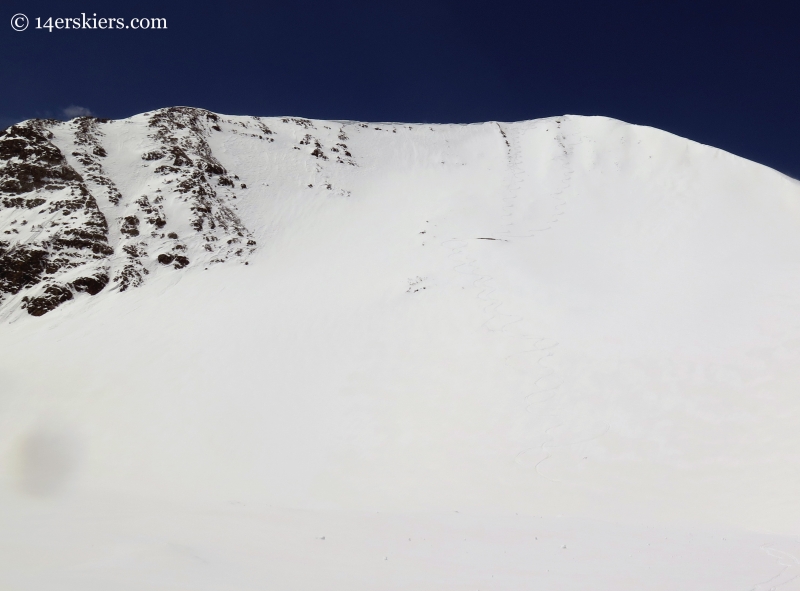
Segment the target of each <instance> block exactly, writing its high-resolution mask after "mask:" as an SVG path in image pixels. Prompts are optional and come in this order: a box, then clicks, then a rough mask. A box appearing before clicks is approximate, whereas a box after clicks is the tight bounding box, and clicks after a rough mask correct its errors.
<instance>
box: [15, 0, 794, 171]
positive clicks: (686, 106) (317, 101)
mask: <svg viewBox="0 0 800 591" xmlns="http://www.w3.org/2000/svg"><path fill="white" fill-rule="evenodd" d="M798 4H799V3H798V2H796V1H795V2H791V1H785V2H778V3H775V2H773V3H769V2H736V1H727V2H713V3H711V2H705V3H704V2H700V1H696V2H656V1H649V2H614V1H609V2H603V1H600V0H598V1H595V2H570V1H567V0H562V1H558V2H536V1H530V2H504V1H491V2H484V1H480V2H478V1H464V2H449V1H439V0H426V1H418V0H404V1H395V0H386V1H383V2H381V1H375V2H347V1H346V0H328V1H326V2H318V1H314V2H311V1H300V0H294V1H284V2H268V1H263V2H235V1H232V2H229V3H222V2H202V1H201V0H198V1H196V2H191V3H190V2H163V1H162V2H150V1H139V2H129V1H126V0H121V1H117V2H102V3H101V2H96V1H94V2H93V1H91V0H83V1H74V0H62V1H60V2H52V1H51V2H45V1H35V0H30V1H25V0H19V1H17V0H10V1H6V2H3V9H2V14H0V17H2V18H0V56H1V57H0V80H2V86H0V88H1V89H2V91H1V92H0V127H2V126H5V125H7V124H9V123H12V122H14V121H16V120H20V119H24V118H28V117H36V116H39V117H41V116H50V117H63V116H64V109H65V108H67V107H69V106H72V105H77V106H80V107H84V108H86V109H89V110H91V112H92V113H94V114H97V115H99V116H104V117H113V118H117V117H126V116H129V115H132V114H135V113H139V112H142V111H146V110H150V109H154V108H158V107H165V106H171V105H192V106H198V107H204V108H207V109H211V110H213V111H217V112H222V113H230V114H250V115H267V116H270V115H297V116H304V117H311V118H328V119H358V120H372V121H409V122H474V121H484V120H504V121H511V120H521V119H532V118H537V117H546V116H551V115H561V114H565V113H572V114H582V115H606V116H609V117H615V118H618V119H622V120H625V121H629V122H632V123H639V124H644V125H652V126H654V127H658V128H661V129H665V130H667V131H670V132H672V133H676V134H678V135H682V136H685V137H688V138H691V139H694V140H697V141H700V142H703V143H706V144H711V145H714V146H717V147H720V148H723V149H725V150H728V151H730V152H733V153H735V154H739V155H741V156H744V157H746V158H750V159H752V160H756V161H758V162H762V163H764V164H766V165H768V166H772V167H774V168H776V169H778V170H780V171H782V172H784V173H786V174H788V175H790V176H793V177H795V178H800V18H799V17H800V8H796V6H797V5H798ZM18 12H22V13H25V14H27V16H28V17H29V18H30V19H31V26H30V28H29V29H28V30H26V31H24V32H15V31H13V30H12V28H11V26H10V20H11V17H12V15H14V14H15V13H18ZM82 12H85V13H89V14H91V13H94V12H96V13H98V17H100V16H109V17H123V18H125V19H127V20H129V19H131V18H133V17H163V18H166V19H167V26H168V29H167V30H166V31H133V30H119V31H118V30H112V31H100V30H79V31H72V30H70V31H65V30H62V31H54V32H52V33H49V32H47V31H45V30H38V31H37V30H34V28H33V27H35V21H34V19H35V18H36V17H40V18H41V19H42V21H43V22H44V20H45V19H46V18H47V17H49V16H52V17H54V18H55V17H77V16H80V14H81V13H82Z"/></svg>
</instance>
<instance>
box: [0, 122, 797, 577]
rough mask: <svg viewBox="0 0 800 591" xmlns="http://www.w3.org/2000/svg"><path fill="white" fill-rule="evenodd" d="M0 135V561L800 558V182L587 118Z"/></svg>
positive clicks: (97, 126) (119, 127) (125, 573)
mask: <svg viewBox="0 0 800 591" xmlns="http://www.w3.org/2000/svg"><path fill="white" fill-rule="evenodd" d="M0 150H2V154H3V161H4V163H5V164H4V165H3V166H4V168H2V169H0V172H2V175H3V176H2V180H0V190H2V191H3V193H2V196H0V198H1V199H2V204H3V209H2V211H0V215H2V216H3V217H2V224H3V225H2V231H3V232H6V233H5V234H3V235H2V236H3V237H2V241H3V246H2V249H3V253H2V256H3V257H4V258H3V265H2V267H0V272H1V273H2V274H3V275H2V277H0V279H2V283H1V284H0V286H1V287H2V290H3V294H4V299H3V301H2V304H1V305H2V308H0V311H1V312H2V314H4V317H3V318H4V320H3V325H2V326H1V327H0V348H1V349H2V351H3V355H2V356H0V380H2V392H1V393H0V461H1V462H2V464H0V476H2V480H0V518H2V519H3V520H4V521H3V522H2V523H5V524H7V525H8V526H7V527H5V528H4V527H0V544H2V545H3V548H4V551H3V552H0V565H2V566H3V568H0V580H2V581H4V583H5V584H6V586H8V587H14V588H31V589H33V588H37V587H36V585H37V584H39V586H40V587H41V586H42V585H44V583H41V582H42V581H45V579H46V575H41V574H36V575H35V576H34V575H33V574H31V573H32V572H33V571H32V570H31V571H30V572H29V571H26V570H25V569H26V568H28V567H26V566H24V565H29V564H33V563H32V562H30V556H33V555H37V554H36V553H37V552H38V553H39V554H38V555H40V556H45V557H47V558H42V561H43V563H42V564H45V565H47V569H45V568H38V569H36V571H37V573H45V572H47V573H61V574H64V570H65V569H66V568H67V567H66V566H64V565H65V564H66V563H65V562H64V561H63V559H62V558H61V557H62V556H63V552H62V551H63V550H64V549H65V548H67V549H68V550H69V552H70V556H73V557H75V561H76V563H77V564H80V565H83V566H81V569H83V570H80V569H78V570H80V572H78V570H70V571H69V573H70V576H69V577H63V576H62V577H60V578H59V579H58V580H60V581H63V580H70V581H74V588H76V589H77V588H80V589H86V588H92V587H91V585H92V584H94V585H95V586H96V587H97V588H101V587H102V586H103V585H105V588H107V587H108V586H109V585H111V586H113V583H114V581H118V580H122V579H124V580H131V581H136V582H137V584H140V585H139V586H141V585H142V584H144V583H145V582H146V583H147V584H150V583H151V582H152V581H157V582H158V584H160V585H162V587H163V588H170V587H169V585H172V586H173V587H175V586H181V585H182V586H184V587H186V588H198V589H224V588H230V586H231V585H232V584H233V585H234V586H236V588H243V589H249V588H261V587H263V581H270V582H272V583H274V585H276V586H283V587H289V588H322V587H331V585H330V584H328V583H330V581H334V582H335V584H334V585H333V586H334V587H337V588H348V589H358V588H364V589H372V588H375V586H376V585H375V581H379V582H380V585H379V586H381V587H385V588H420V587H431V584H428V583H430V582H431V581H433V582H434V584H433V586H434V587H436V588H443V589H444V588H452V589H460V588H484V586H485V588H507V589H519V588H523V587H530V586H531V584H532V582H533V586H534V587H536V586H538V587H542V588H563V589H586V588H596V589H605V588H608V589H624V588H637V589H674V588H702V589H716V588H718V589H730V588H733V587H736V588H743V589H748V588H753V589H768V588H770V586H772V587H774V586H776V585H778V584H783V583H788V582H789V581H791V580H793V579H794V578H795V577H796V576H797V574H798V572H800V571H798V564H800V552H798V548H797V544H796V541H793V540H792V539H790V538H780V537H779V536H778V534H783V535H796V534H797V533H798V528H800V504H798V503H797V490H798V489H800V456H798V455H797V451H796V450H797V449H798V447H799V446H800V435H798V433H800V432H799V431H798V429H797V424H798V417H800V402H798V400H797V395H796V393H797V388H798V384H800V232H799V231H798V230H800V185H799V184H798V183H797V182H796V181H794V180H792V179H789V178H787V177H785V176H782V175H780V174H778V173H776V172H774V171H772V170H769V169H767V168H765V167H763V166H760V165H757V164H754V163H752V162H747V161H745V160H742V159H740V158H737V157H735V156H732V155H730V154H726V153H724V152H721V151H719V150H716V149H713V148H710V147H707V146H702V145H699V144H696V143H693V142H690V141H687V140H685V139H682V138H678V137H675V136H672V135H670V134H667V133H664V132H661V131H658V130H654V129H650V128H643V127H637V126H632V125H627V124H624V123H621V122H618V121H613V120H609V119H604V118H585V117H558V118H550V119H543V120H536V121H528V122H521V123H483V124H476V125H464V126H462V125H408V124H365V123H357V122H331V121H311V120H306V119H297V118H254V117H229V116H222V115H215V114H213V113H208V112H206V111H201V110H196V109H183V108H179V109H165V110H162V111H156V112H153V113H147V114H144V115H139V116H136V117H133V118H131V119H128V120H123V121H108V122H105V121H98V120H91V119H77V120H74V121H72V122H68V123H56V122H28V123H26V124H23V125H20V126H15V127H12V128H10V129H9V130H7V131H6V132H5V135H4V136H3V137H2V138H0ZM56 204H58V205H56ZM65 204H67V205H65ZM65 210H66V211H67V213H66V214H65V213H64V211H65ZM23 222H25V223H23ZM33 226H36V227H37V228H39V229H37V230H36V232H30V230H29V229H30V228H32V227H33ZM75 237H80V238H81V240H83V241H85V242H69V241H70V240H73V239H75ZM179 257H183V258H179ZM6 261H7V262H6ZM91 278H94V280H95V281H96V283H91V284H90V283H89V282H87V280H88V279H91ZM90 285H92V286H94V287H92V289H89V286H90ZM84 286H86V287H84ZM98 288H99V289H98ZM48 290H55V291H48ZM92 293H95V295H91V294H92ZM25 298H27V299H25ZM37 298H39V299H37ZM45 308H46V309H45ZM40 311H41V312H42V313H44V312H47V313H46V314H44V315H43V316H37V317H33V316H32V315H31V314H32V313H34V312H35V313H39V312H40ZM176 507H179V509H176ZM289 508H291V509H289ZM456 511H458V512H459V513H458V514H456ZM367 512H373V513H367ZM374 512H380V515H381V517H373V515H377V513H374ZM603 521H605V523H603ZM610 522H613V523H614V525H610ZM43 524H49V525H43ZM323 528H327V529H325V531H323ZM20 531H25V532H26V533H25V536H26V537H25V543H24V544H19V542H18V540H19V535H20V534H19V532H20ZM65 531H70V532H73V531H75V532H80V535H76V537H75V538H70V536H67V535H66V534H64V533H63V532H65ZM154 532H155V533H154ZM287 532H290V533H287ZM291 532H293V533H291ZM330 532H334V533H330ZM747 532H754V533H747ZM769 532H771V533H769ZM768 533H769V535H768ZM293 536H296V539H295V537H293ZM323 537H324V538H325V540H324V541H323V539H322V538H323ZM409 538H410V539H409ZM287 539H290V543H289V542H287V543H286V544H284V541H285V540H287ZM418 539H419V540H424V541H425V544H427V545H424V546H423V545H420V546H416V545H414V544H416V543H417V540H418ZM54 540H57V541H54ZM220 540H222V541H220ZM337 540H338V541H337ZM412 540H413V541H412ZM431 540H434V541H433V542H431ZM467 540H470V541H469V543H468V544H467V543H466V542H467ZM540 541H543V542H545V544H542V545H541V547H540V546H539V545H537V544H539V542H540ZM400 542H402V544H401V543H400ZM320 544H327V545H326V546H321V545H320ZM420 544H422V542H420ZM573 547H575V548H577V549H579V551H580V552H581V553H580V554H571V552H572V551H573V550H572V549H573ZM645 547H647V548H648V550H647V551H644V550H643V548H645ZM97 548H103V550H102V551H100V550H97ZM461 548H463V550H461ZM6 550H7V551H6ZM384 552H386V553H384ZM647 552H652V554H647ZM378 553H380V554H381V555H380V556H378ZM389 554H391V555H389ZM263 556H270V557H273V558H274V560H273V561H272V562H269V565H270V566H269V569H267V567H266V566H264V565H265V564H266V563H265V562H264V560H263ZM392 556H396V557H397V558H398V560H397V561H396V562H392V561H393V558H392ZM632 556H633V557H635V558H632ZM478 557H480V558H478ZM688 557H691V559H690V558H688ZM3 560H5V561H6V562H2V561H3ZM576 564H581V565H584V567H585V568H583V569H582V570H581V569H579V568H577V567H576ZM341 565H348V566H346V567H344V568H342V567H341ZM586 565H594V566H586ZM31 568H32V567H31ZM48 569H49V570H48ZM59 569H61V570H59ZM203 569H205V570H203ZM265 569H266V570H265ZM270 569H272V570H270ZM392 569H394V570H392ZM551 570H552V571H553V572H552V573H551V572H550V571H551ZM267 571H269V572H267ZM455 572H457V573H459V576H458V577H454V576H453V575H452V573H455ZM4 573H5V575H4ZM76 573H78V574H76ZM81 573H83V574H81ZM141 573H150V574H148V575H147V577H150V578H147V577H145V578H143V575H142V574H141ZM209 573H213V576H212V575H211V574H209ZM414 573H416V575H415V574H414ZM419 573H424V574H419ZM84 575H85V576H84ZM412 575H413V576H412ZM494 575H497V578H496V579H493V576H494ZM3 576H6V579H2V577H3ZM53 576H55V575H53ZM415 576H416V577H417V578H415ZM36 577H40V578H36ZM41 577H44V578H41ZM54 580H55V579H54ZM20 581H23V582H27V586H24V585H21V584H20ZM31 581H34V582H31ZM36 581H38V583H37V582H36ZM493 581H496V582H493ZM631 581H634V583H631ZM40 583H41V584H40ZM259 585H261V587H259ZM156 588H158V587H156Z"/></svg>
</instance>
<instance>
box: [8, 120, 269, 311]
mask: <svg viewBox="0 0 800 591" xmlns="http://www.w3.org/2000/svg"><path fill="white" fill-rule="evenodd" d="M148 117H149V120H148V122H147V130H148V133H147V136H148V140H149V144H148V146H147V148H148V149H147V150H146V151H144V152H143V153H142V154H141V162H142V166H143V167H145V168H150V173H151V174H150V175H149V177H148V180H147V182H146V190H144V191H140V190H138V189H137V190H131V191H129V192H128V193H126V189H125V188H124V187H121V186H118V183H117V182H115V181H114V179H113V178H112V175H110V174H109V171H108V167H107V166H106V160H107V159H108V158H109V157H108V151H107V150H108V147H107V146H105V145H104V140H105V136H106V134H105V132H104V128H105V126H106V125H108V124H109V123H112V122H110V121H108V120H104V119H96V118H92V117H81V118H78V119H74V120H72V121H70V122H60V121H55V120H30V121H26V122H24V123H21V124H18V125H14V126H12V127H9V128H7V129H5V130H3V131H2V132H0V307H2V308H3V309H4V310H5V311H8V310H13V309H18V308H22V309H25V310H27V312H28V313H29V314H32V315H34V316H41V315H42V314H45V313H47V312H49V311H50V310H53V309H54V308H56V307H57V306H59V305H60V304H62V303H64V302H66V301H69V300H71V299H73V298H74V297H75V296H76V295H77V294H79V293H88V294H90V295H95V294H97V293H99V292H100V291H102V290H103V289H119V290H120V291H124V290H127V289H129V288H131V287H136V286H138V285H141V284H142V282H143V281H145V278H146V277H147V276H148V275H150V274H151V273H152V272H153V271H155V270H157V269H159V268H162V269H163V268H165V267H170V268H172V269H175V270H180V269H184V268H186V267H188V266H190V265H203V266H206V267H207V266H208V265H210V264H214V263H221V262H225V261H229V260H232V259H238V260H241V261H244V260H245V259H246V258H247V256H248V255H250V254H251V253H252V252H253V250H254V249H255V247H256V243H255V240H254V239H253V237H252V234H251V232H250V231H249V230H248V229H247V228H246V227H245V225H244V224H243V223H242V221H241V219H240V218H239V216H238V214H237V213H236V209H235V206H234V203H235V199H236V188H237V183H238V179H239V177H238V176H237V175H235V174H232V173H231V172H229V171H227V170H226V169H225V168H224V167H223V166H222V165H221V164H220V162H219V161H218V160H217V159H216V158H215V157H214V155H213V154H212V151H211V149H210V147H209V144H208V141H207V138H208V137H209V135H210V134H211V133H214V132H216V131H219V130H220V128H219V125H218V123H219V116H218V115H215V114H213V113H210V112H208V111H204V110H201V109H192V108H182V107H178V108H170V109H162V110H159V111H155V112H153V113H151V114H149V115H148ZM246 127H247V126H246ZM253 128H254V129H253V130H252V133H253V134H254V135H258V136H260V137H261V138H262V139H264V140H265V141H270V140H271V138H269V137H268V136H270V135H272V131H271V130H269V128H267V126H266V125H264V124H263V123H262V122H260V121H259V120H258V119H254V120H253ZM54 132H55V133H54ZM65 138H67V139H65ZM59 146H60V148H59ZM238 188H244V185H243V184H241V183H239V185H238Z"/></svg>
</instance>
